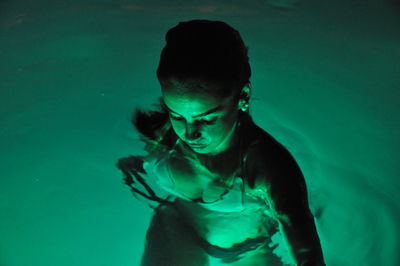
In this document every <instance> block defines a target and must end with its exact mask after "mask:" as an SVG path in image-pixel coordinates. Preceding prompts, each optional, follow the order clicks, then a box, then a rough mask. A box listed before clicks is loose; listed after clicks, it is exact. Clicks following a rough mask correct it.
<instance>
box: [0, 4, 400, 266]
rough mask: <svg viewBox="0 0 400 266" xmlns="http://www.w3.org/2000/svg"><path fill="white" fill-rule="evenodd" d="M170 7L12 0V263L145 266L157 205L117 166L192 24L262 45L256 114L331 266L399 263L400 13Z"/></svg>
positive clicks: (4, 150) (8, 130)
mask: <svg viewBox="0 0 400 266" xmlns="http://www.w3.org/2000/svg"><path fill="white" fill-rule="evenodd" d="M321 2H323V3H321ZM163 3H164V2H162V1H161V0H159V1H155V0H153V1H129V0H126V1H122V0H121V1H111V0H108V1H105V0H103V1H85V0H82V1H68V2H67V1H33V0H32V1H28V0H25V1H22V0H20V1H18V0H17V1H3V2H1V3H0V77H1V78H0V123H1V128H0V134H1V139H0V159H1V164H0V177H1V179H0V208H1V209H0V210H1V211H0V225H1V226H0V236H1V237H0V265H1V266H22V265H27V266H46V265H57V266H70V265H85V266H91V265H93V266H99V265H105V266H108V265H110V266H119V265H121V266H127V265H134V266H135V265H139V261H140V256H141V253H142V251H143V245H144V235H145V232H146V228H147V226H148V222H149V220H150V215H151V210H150V209H149V208H147V207H146V206H145V205H143V204H142V203H141V202H139V201H137V200H135V199H134V198H133V197H132V196H131V194H130V192H129V190H128V189H127V188H126V187H125V186H124V185H123V184H122V179H121V178H122V176H121V173H120V172H118V170H117V169H116V167H115V162H116V160H117V159H118V158H120V157H124V156H127V155H129V154H139V153H141V148H142V144H141V143H140V142H139V140H138V138H137V135H136V133H135V132H133V130H132V127H131V126H130V124H129V117H130V114H131V111H132V110H133V108H134V107H136V106H138V107H151V105H152V104H153V103H155V102H156V99H157V97H158V96H159V94H160V92H159V85H158V84H157V80H156V76H155V69H156V67H157V63H158V59H159V53H160V51H161V48H162V47H163V45H164V34H165V32H166V31H167V30H168V29H169V28H171V27H172V26H174V25H176V24H177V23H178V22H179V21H184V20H189V19H193V18H205V19H217V20H223V21H226V22H227V23H229V24H231V25H232V26H234V27H235V28H237V29H238V30H239V31H240V32H241V34H242V37H243V38H244V40H245V42H246V44H247V45H248V46H249V47H250V62H251V65H252V70H253V75H252V78H251V81H252V87H253V91H254V92H253V100H252V102H251V108H252V109H251V110H252V115H253V117H254V119H255V121H256V122H257V123H258V124H259V125H260V126H261V127H263V128H264V129H265V130H267V131H268V132H269V133H271V134H272V135H273V136H274V137H276V138H277V139H278V140H279V141H281V142H282V143H283V144H284V145H285V146H286V147H287V148H288V149H289V150H290V151H291V152H292V154H293V155H294V157H295V158H296V159H297V161H298V163H299V165H300V166H301V168H302V170H303V172H304V175H305V177H306V181H307V184H308V186H309V194H310V205H311V209H312V210H313V211H314V212H317V211H318V217H317V220H316V222H317V228H318V231H319V234H320V238H321V243H322V247H323V250H324V255H325V259H326V262H327V265H329V266H330V265H338V266H342V265H385V266H386V265H388V266H391V265H393V266H394V265H400V257H399V255H398V249H399V247H400V237H399V236H400V233H399V230H398V225H399V222H400V217H399V216H400V215H399V214H400V212H399V210H400V198H399V194H398V191H399V188H400V181H399V180H398V176H399V171H398V163H399V161H398V158H399V148H400V147H399V146H400V145H399V138H398V135H399V133H398V132H399V119H398V117H399V102H400V101H399V100H400V97H399V96H400V95H399V94H400V93H399V85H400V75H399V71H400V63H399V62H400V34H399V28H400V27H399V26H400V25H399V24H400V21H399V17H398V13H399V9H400V6H399V5H398V4H397V3H396V2H395V1H389V0H388V1H378V0H374V1H372V0H366V1H361V0H354V1H344V0H343V1H316V0H310V1H286V2H285V1H277V0H275V1H270V2H269V3H268V1H238V0H236V1H202V2H200V1H172V2H168V3H164V4H163Z"/></svg>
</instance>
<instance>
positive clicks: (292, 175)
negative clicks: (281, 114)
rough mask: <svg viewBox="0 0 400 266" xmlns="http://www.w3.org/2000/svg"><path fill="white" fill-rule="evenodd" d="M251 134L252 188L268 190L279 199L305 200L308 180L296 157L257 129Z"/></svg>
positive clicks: (248, 159) (247, 167)
mask: <svg viewBox="0 0 400 266" xmlns="http://www.w3.org/2000/svg"><path fill="white" fill-rule="evenodd" d="M250 132H251V134H250V135H249V139H250V141H249V142H248V145H247V148H246V152H245V163H244V168H245V169H244V171H245V175H246V178H247V179H248V183H249V185H250V187H253V188H261V189H263V190H264V189H265V190H266V191H268V192H269V193H270V194H271V197H275V198H280V197H282V196H284V195H286V196H287V195H289V194H290V195H292V196H293V197H304V196H305V195H304V193H305V181H304V177H303V174H302V172H301V170H300V167H299V166H298V164H297V162H296V160H295V158H294V157H293V155H292V154H291V153H290V152H289V151H288V149H286V148H285V147H284V145H282V144H281V143H279V142H278V141H277V140H276V139H275V138H274V137H272V136H271V135H270V134H269V133H267V132H266V131H264V130H263V129H261V128H259V127H258V126H257V125H254V124H253V126H252V128H251V130H250Z"/></svg>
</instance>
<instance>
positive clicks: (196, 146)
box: [188, 143, 207, 149]
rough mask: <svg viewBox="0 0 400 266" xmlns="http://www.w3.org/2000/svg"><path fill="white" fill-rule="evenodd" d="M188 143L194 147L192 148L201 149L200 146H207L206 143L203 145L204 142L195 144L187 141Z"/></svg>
mask: <svg viewBox="0 0 400 266" xmlns="http://www.w3.org/2000/svg"><path fill="white" fill-rule="evenodd" d="M188 145H189V146H190V147H191V148H194V149H201V148H204V147H206V146H207V145H205V144H197V143H188Z"/></svg>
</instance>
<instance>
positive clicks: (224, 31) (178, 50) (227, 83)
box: [157, 20, 251, 97]
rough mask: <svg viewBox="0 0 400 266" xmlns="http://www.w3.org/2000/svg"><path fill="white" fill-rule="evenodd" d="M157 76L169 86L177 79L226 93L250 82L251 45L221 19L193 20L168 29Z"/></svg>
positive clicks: (207, 89) (227, 94) (163, 83)
mask: <svg viewBox="0 0 400 266" xmlns="http://www.w3.org/2000/svg"><path fill="white" fill-rule="evenodd" d="M165 40H166V45H165V47H164V48H163V50H162V52H161V56H160V62H159V65H158V69H157V78H158V80H159V82H160V84H161V86H162V87H163V89H168V88H170V87H171V86H172V87H174V86H176V84H177V83H181V84H184V85H185V87H187V88H189V89H201V90H203V91H205V92H209V93H210V92H211V93H213V94H215V95H217V96H221V97H226V96H230V95H232V94H235V93H239V92H240V91H241V89H242V88H243V87H244V86H246V85H249V84H250V76H251V68H250V64H249V57H248V47H247V46H245V44H244V42H243V40H242V37H241V36H240V33H239V32H238V31H237V30H235V29H234V28H232V27H231V26H229V25H228V24H226V23H225V22H222V21H209V20H191V21H187V22H180V23H179V24H178V25H177V26H175V27H173V28H171V29H170V30H168V32H167V34H166V37H165Z"/></svg>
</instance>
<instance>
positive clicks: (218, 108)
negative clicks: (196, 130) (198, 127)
mask: <svg viewBox="0 0 400 266" xmlns="http://www.w3.org/2000/svg"><path fill="white" fill-rule="evenodd" d="M164 106H165V107H166V108H167V109H168V111H170V112H171V113H174V114H177V115H180V114H178V113H177V112H175V111H174V110H171V109H169V107H168V106H167V105H164ZM222 109H224V107H223V106H222V105H218V106H217V107H214V108H212V109H210V110H208V111H206V112H204V113H201V114H198V115H195V116H193V118H196V117H200V116H206V115H209V114H211V113H215V112H218V111H221V110H222Z"/></svg>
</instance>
